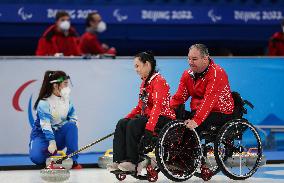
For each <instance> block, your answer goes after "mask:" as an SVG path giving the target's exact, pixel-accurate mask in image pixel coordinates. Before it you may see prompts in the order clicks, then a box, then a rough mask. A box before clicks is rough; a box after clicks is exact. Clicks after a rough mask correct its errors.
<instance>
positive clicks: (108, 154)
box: [104, 149, 113, 156]
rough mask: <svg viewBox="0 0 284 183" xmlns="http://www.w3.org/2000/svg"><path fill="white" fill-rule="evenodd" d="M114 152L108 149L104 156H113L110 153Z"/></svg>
mask: <svg viewBox="0 0 284 183" xmlns="http://www.w3.org/2000/svg"><path fill="white" fill-rule="evenodd" d="M112 152H113V150H112V149H108V150H107V151H106V152H105V154H104V156H111V155H110V153H112Z"/></svg>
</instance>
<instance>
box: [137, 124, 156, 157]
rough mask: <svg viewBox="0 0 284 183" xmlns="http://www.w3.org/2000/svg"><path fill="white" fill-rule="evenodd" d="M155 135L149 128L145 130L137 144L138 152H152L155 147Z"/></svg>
mask: <svg viewBox="0 0 284 183" xmlns="http://www.w3.org/2000/svg"><path fill="white" fill-rule="evenodd" d="M156 141H157V137H156V136H154V135H153V133H152V132H151V131H149V130H145V134H144V135H143V136H142V138H141V140H140V144H139V152H140V153H141V154H147V153H149V152H152V151H153V149H154V148H155V144H156Z"/></svg>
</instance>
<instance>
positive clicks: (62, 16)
mask: <svg viewBox="0 0 284 183" xmlns="http://www.w3.org/2000/svg"><path fill="white" fill-rule="evenodd" d="M55 20H56V22H55V24H53V25H51V26H50V27H49V28H48V29H47V30H46V31H45V32H44V33H43V35H42V37H41V38H40V40H39V42H38V47H37V50H36V55H37V56H79V55H81V53H80V49H79V47H78V42H79V38H78V34H77V32H76V30H75V28H74V27H72V26H71V23H70V16H69V14H68V13H67V12H65V11H58V12H57V13H56V16H55Z"/></svg>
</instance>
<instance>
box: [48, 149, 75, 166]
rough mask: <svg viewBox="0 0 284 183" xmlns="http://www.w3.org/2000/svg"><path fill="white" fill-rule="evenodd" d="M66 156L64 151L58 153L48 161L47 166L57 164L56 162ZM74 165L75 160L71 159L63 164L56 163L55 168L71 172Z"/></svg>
mask: <svg viewBox="0 0 284 183" xmlns="http://www.w3.org/2000/svg"><path fill="white" fill-rule="evenodd" d="M65 156H66V154H65V152H64V151H57V154H56V155H54V156H50V157H49V158H47V159H46V162H45V163H46V166H49V165H50V163H51V162H52V161H53V162H56V160H58V159H61V158H63V157H65ZM72 165H73V160H72V158H69V159H66V160H63V161H62V163H61V164H56V163H54V167H55V168H57V167H63V168H65V169H67V170H70V169H71V168H72Z"/></svg>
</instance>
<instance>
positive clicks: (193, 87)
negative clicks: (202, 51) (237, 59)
mask: <svg viewBox="0 0 284 183" xmlns="http://www.w3.org/2000/svg"><path fill="white" fill-rule="evenodd" d="M190 96H191V102H190V108H191V110H192V111H196V114H195V115H194V117H193V120H194V121H195V122H196V123H197V124H198V125H200V124H201V123H202V122H203V121H204V120H205V119H206V118H207V116H208V115H209V113H210V112H220V113H224V114H231V113H232V112H233V109H234V100H233V98H232V94H231V89H230V86H229V81H228V76H227V74H226V72H225V71H224V69H222V68H221V67H220V66H219V65H217V64H215V63H214V62H213V61H212V60H211V62H210V64H209V67H208V69H207V71H205V73H204V75H203V76H200V77H198V78H197V79H196V80H195V79H194V75H193V72H192V71H191V70H186V71H184V73H183V74H182V77H181V79H180V83H179V87H178V90H177V92H176V94H175V95H174V96H173V97H172V99H171V106H172V107H176V106H178V105H180V104H183V103H185V102H186V101H187V99H188V98H189V97H190Z"/></svg>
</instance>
